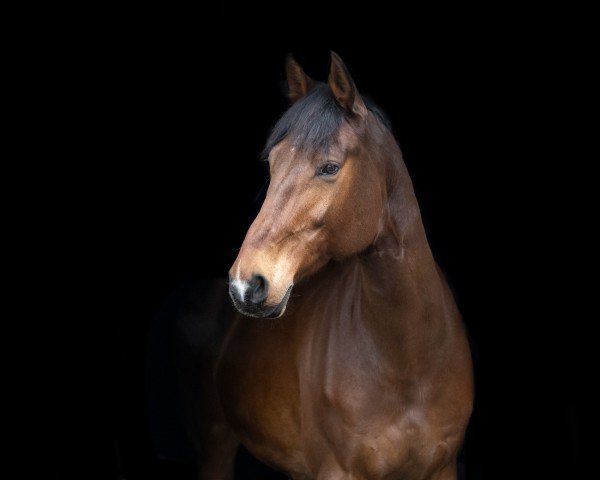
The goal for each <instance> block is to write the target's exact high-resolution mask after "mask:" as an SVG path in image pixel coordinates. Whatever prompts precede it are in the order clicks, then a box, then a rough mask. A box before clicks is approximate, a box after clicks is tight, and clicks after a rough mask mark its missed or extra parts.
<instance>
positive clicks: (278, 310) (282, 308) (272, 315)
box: [264, 285, 293, 318]
mask: <svg viewBox="0 0 600 480" xmlns="http://www.w3.org/2000/svg"><path fill="white" fill-rule="evenodd" d="M292 287H293V285H290V286H289V287H288V289H287V291H286V292H285V295H284V296H283V299H282V300H281V302H279V305H277V306H276V307H275V309H274V310H273V311H272V312H271V313H270V314H268V315H265V317H264V318H279V317H281V316H282V315H283V314H284V312H285V309H286V307H287V303H288V300H289V299H290V294H291V293H292Z"/></svg>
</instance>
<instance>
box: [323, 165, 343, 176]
mask: <svg viewBox="0 0 600 480" xmlns="http://www.w3.org/2000/svg"><path fill="white" fill-rule="evenodd" d="M339 171H340V166H339V165H336V164H335V163H326V164H325V165H323V166H322V167H320V168H319V175H335V174H336V173H338V172H339Z"/></svg>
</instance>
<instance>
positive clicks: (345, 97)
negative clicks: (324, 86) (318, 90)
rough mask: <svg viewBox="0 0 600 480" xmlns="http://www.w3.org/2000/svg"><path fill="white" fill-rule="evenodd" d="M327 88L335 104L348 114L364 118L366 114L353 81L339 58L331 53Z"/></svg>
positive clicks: (365, 108)
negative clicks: (331, 93)
mask: <svg viewBox="0 0 600 480" xmlns="http://www.w3.org/2000/svg"><path fill="white" fill-rule="evenodd" d="M327 83H328V84H329V88H331V91H332V92H333V95H334V96H335V99H336V100H337V102H338V103H339V104H340V105H341V106H342V107H343V108H344V110H346V111H347V112H349V113H352V114H355V115H359V116H360V117H364V116H366V114H367V107H365V104H364V102H363V101H362V98H361V97H360V94H359V93H358V90H357V89H356V85H354V81H353V80H352V77H351V76H350V73H348V69H347V68H346V65H344V62H343V61H342V59H341V58H340V56H339V55H338V54H337V53H335V52H331V66H330V67H329V78H328V79H327Z"/></svg>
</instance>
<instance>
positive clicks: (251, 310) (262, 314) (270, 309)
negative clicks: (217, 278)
mask: <svg viewBox="0 0 600 480" xmlns="http://www.w3.org/2000/svg"><path fill="white" fill-rule="evenodd" d="M293 286H294V285H293V284H292V285H290V286H289V287H288V289H287V291H286V292H285V295H284V296H283V298H282V299H281V302H279V303H278V304H277V305H268V304H264V303H263V304H260V305H256V306H249V305H247V304H242V303H240V302H239V301H238V300H237V299H236V297H235V296H234V295H230V297H231V299H232V300H233V304H234V305H235V308H236V309H237V310H238V311H239V312H240V313H241V314H242V315H246V316H247V317H254V318H279V317H281V316H282V315H283V314H284V312H285V309H286V307H287V303H288V300H289V299H290V294H291V293H292V287H293Z"/></svg>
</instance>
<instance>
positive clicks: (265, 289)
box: [229, 275, 292, 318]
mask: <svg viewBox="0 0 600 480" xmlns="http://www.w3.org/2000/svg"><path fill="white" fill-rule="evenodd" d="M291 291H292V285H290V286H289V288H288V289H287V291H286V293H285V295H284V296H283V298H282V300H281V301H280V302H279V303H278V304H275V305H273V304H269V303H267V302H266V299H267V297H268V296H269V282H268V280H267V279H266V278H265V277H263V276H262V275H253V276H252V278H251V279H250V281H248V282H245V283H244V284H243V285H239V284H237V285H236V282H235V281H231V279H230V281H229V296H230V297H231V300H232V301H233V304H234V305H235V308H237V309H238V310H239V312H240V313H241V314H243V315H247V316H249V317H257V318H277V317H280V316H281V315H283V312H284V311H285V308H286V306H287V302H288V300H289V298H290V293H291Z"/></svg>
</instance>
